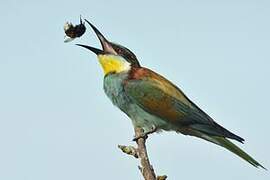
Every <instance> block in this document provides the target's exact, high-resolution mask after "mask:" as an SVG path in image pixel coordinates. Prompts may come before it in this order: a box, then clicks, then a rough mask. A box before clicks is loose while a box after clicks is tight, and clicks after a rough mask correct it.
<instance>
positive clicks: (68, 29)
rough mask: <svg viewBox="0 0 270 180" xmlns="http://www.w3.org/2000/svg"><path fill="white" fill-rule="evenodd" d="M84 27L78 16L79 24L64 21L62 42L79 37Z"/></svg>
mask: <svg viewBox="0 0 270 180" xmlns="http://www.w3.org/2000/svg"><path fill="white" fill-rule="evenodd" d="M85 30H86V27H85V25H84V22H83V21H82V18H81V16H80V24H78V25H76V26H74V25H73V24H72V23H69V22H66V23H65V24H64V31H65V34H66V35H65V40H64V42H65V43H67V42H70V41H72V40H74V39H75V38H79V37H81V36H82V35H83V34H84V33H85Z"/></svg>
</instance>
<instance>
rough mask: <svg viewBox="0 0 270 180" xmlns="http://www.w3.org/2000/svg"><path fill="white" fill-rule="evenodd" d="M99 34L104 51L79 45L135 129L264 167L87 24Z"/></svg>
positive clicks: (182, 97) (172, 88) (127, 52)
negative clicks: (177, 136) (218, 149)
mask: <svg viewBox="0 0 270 180" xmlns="http://www.w3.org/2000/svg"><path fill="white" fill-rule="evenodd" d="M85 21H86V22H87V23H88V24H89V25H90V26H91V27H92V29H93V30H94V32H95V33H96V35H97V37H98V39H99V41H100V43H101V45H102V50H101V49H97V48H94V47H91V46H86V45H81V44H77V45H79V46H81V47H84V48H86V49H88V50H90V51H92V52H94V53H95V54H96V55H97V58H98V60H99V62H100V64H101V66H102V68H103V70H104V74H105V76H104V91H105V93H106V94H107V96H108V97H109V98H110V99H111V101H112V103H113V104H114V105H116V106H117V107H118V108H120V109H121V110H122V111H123V112H124V113H125V114H127V115H128V116H129V117H130V119H131V120H132V123H133V125H134V127H140V128H142V129H143V130H144V132H145V133H147V132H151V131H153V129H156V130H157V131H161V130H165V131H175V132H177V133H182V134H184V135H190V136H195V137H198V138H202V139H204V140H207V141H210V142H212V143H215V144H217V145H219V146H222V147H224V148H226V149H228V150H229V151H231V152H233V153H235V154H236V155H238V156H240V157H241V158H243V159H244V160H246V161H247V162H249V163H250V164H252V165H253V166H255V167H262V168H264V167H263V166H262V165H261V164H260V163H258V162H257V161H256V160H255V159H253V158H252V157H251V156H250V155H248V154H247V153H245V152H244V151H243V150H241V149H240V148H239V147H237V146H236V145H235V144H233V143H232V142H231V141H230V140H229V139H233V140H236V141H238V142H240V143H243V141H244V139H243V138H241V137H240V136H237V135H235V134H234V133H232V132H230V131H229V130H227V129H225V128H224V127H222V126H221V125H219V124H218V123H216V122H215V121H214V120H213V119H212V118H211V117H210V116H208V115H207V114H206V113H205V112H204V111H203V110H201V109H200V108H199V107H198V106H197V105H196V104H194V103H193V102H192V101H191V100H190V99H189V98H188V97H187V96H186V95H185V94H184V93H183V92H182V91H181V90H180V89H179V88H178V87H177V86H176V85H174V84H173V83H172V82H170V81H169V80H167V79H166V78H164V77H163V76H161V75H159V74H157V73H156V72H154V71H152V70H150V69H148V68H145V67H142V66H141V65H140V63H139V61H138V59H137V57H136V56H135V54H134V53H133V52H131V51H130V50H129V49H128V48H126V47H124V46H121V45H119V44H116V43H112V42H110V41H108V40H107V39H106V38H105V37H104V36H103V35H102V34H101V33H100V31H99V30H98V29H97V28H96V27H95V26H94V25H93V24H91V23H90V22H89V21H87V20H85Z"/></svg>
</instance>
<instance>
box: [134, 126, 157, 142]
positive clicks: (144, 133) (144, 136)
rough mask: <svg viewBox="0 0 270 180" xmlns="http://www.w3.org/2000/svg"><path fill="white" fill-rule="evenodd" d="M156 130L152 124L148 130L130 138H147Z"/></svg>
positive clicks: (136, 139) (135, 139)
mask: <svg viewBox="0 0 270 180" xmlns="http://www.w3.org/2000/svg"><path fill="white" fill-rule="evenodd" d="M156 131H157V127H156V126H154V125H153V126H152V129H151V130H149V131H147V132H143V133H142V134H140V135H139V136H135V137H134V138H133V139H132V140H133V141H138V139H140V138H143V139H147V138H148V135H149V134H153V133H154V132H156Z"/></svg>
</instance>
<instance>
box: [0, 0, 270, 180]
mask: <svg viewBox="0 0 270 180" xmlns="http://www.w3.org/2000/svg"><path fill="white" fill-rule="evenodd" d="M269 9H270V2H269V1H267V0H265V1H260V0H253V1H244V0H243V1H235V0H233V1H232V0H231V1H223V2H218V1H199V0H198V1H170V0H167V1H162V2H157V1H142V0H141V1H130V2H128V1H124V0H123V1H102V0H95V1H92V0H90V1H89V0H86V1H72V2H68V1H52V0H50V1H24V0H17V1H14V0H9V1H2V2H1V3H0V22H1V28H0V32H1V45H0V46H1V53H0V84H1V88H0V144H1V147H0V179H1V180H60V179H63V180H75V179H76V180H84V179H85V180H86V179H109V178H110V179H134V180H135V179H142V178H141V175H140V172H139V170H138V169H137V165H138V161H137V160H135V159H133V158H132V157H128V156H126V155H124V154H122V153H121V152H120V151H119V150H118V149H117V145H118V144H133V142H131V139H132V137H133V129H132V125H131V122H130V120H129V119H128V118H127V117H126V116H125V115H124V114H123V113H122V112H120V110H118V109H117V108H115V107H113V105H112V104H111V102H110V101H109V99H108V98H107V97H106V96H105V94H104V92H103V89H102V80H103V72H102V70H101V68H100V66H99V64H98V62H97V60H96V57H95V56H94V55H93V54H91V53H90V52H88V51H86V50H84V49H81V48H79V47H76V46H75V45H74V43H84V44H88V45H93V46H96V47H97V46H99V42H98V40H97V39H96V37H95V35H94V33H93V32H92V31H91V30H90V28H88V30H87V33H86V35H85V36H83V37H82V38H81V39H78V40H75V41H74V42H71V43H68V44H65V43H63V36H64V32H63V24H64V23H65V22H66V21H71V22H74V23H77V22H78V20H79V15H80V14H81V15H83V17H85V18H87V19H88V20H90V21H91V22H93V23H94V24H95V25H96V26H97V27H98V28H99V29H100V30H101V32H102V33H103V34H104V35H105V36H106V37H107V38H108V39H109V40H112V41H114V42H118V43H120V44H122V45H125V46H127V47H128V48H130V49H131V50H133V52H135V53H136V54H137V56H138V58H139V59H140V61H141V64H142V65H144V66H146V67H149V68H151V69H153V70H155V71H157V72H159V73H161V74H162V75H164V76H165V77H167V78H168V79H170V80H171V81H173V82H174V83H175V84H176V85H178V86H180V87H181V88H182V89H183V90H184V92H185V93H186V94H187V95H188V96H189V97H190V98H191V99H192V100H193V101H194V102H195V103H196V104H198V105H199V106H200V107H201V108H202V109H204V110H205V111H206V112H207V113H208V114H209V115H211V116H212V117H213V118H214V119H215V120H216V121H217V122H219V123H220V124H222V125H223V126H224V127H226V128H228V129H229V130H231V131H233V132H234V133H236V134H238V135H240V136H242V137H243V138H245V139H246V143H245V144H244V145H241V144H238V143H237V144H238V145H240V147H241V148H243V149H244V150H245V151H247V152H248V153H249V154H251V155H252V156H253V157H254V158H255V159H257V160H258V161H259V162H261V163H262V164H263V165H264V166H265V167H267V168H268V169H269V168H270V158H269V152H270V141H269V137H270V132H269V128H270V123H269V122H270V121H269V119H270V118H269V114H268V112H269V101H270V95H269V92H270V85H269V82H270V81H269V78H270V60H269V59H270V53H269V48H270V25H269V19H270V11H269ZM147 145H148V150H149V155H150V158H151V161H152V163H153V165H154V167H155V170H156V172H157V173H158V174H167V175H168V176H169V179H171V180H174V179H175V180H177V179H185V180H187V179H190V180H192V179H199V178H200V179H209V180H210V179H219V180H225V179H226V180H227V179H237V178H238V179H245V180H254V179H256V180H265V179H269V177H270V176H269V172H266V171H264V170H261V169H256V168H253V167H252V166H251V165H249V164H248V163H246V162H244V161H242V160H241V159H240V158H238V157H236V156H235V155H233V154H232V153H230V152H228V151H226V150H224V149H223V148H220V147H217V146H215V145H213V144H210V143H208V142H205V141H203V140H199V139H196V138H192V137H186V136H183V135H177V134H175V133H163V134H159V135H152V136H151V137H150V138H149V140H148V144H147Z"/></svg>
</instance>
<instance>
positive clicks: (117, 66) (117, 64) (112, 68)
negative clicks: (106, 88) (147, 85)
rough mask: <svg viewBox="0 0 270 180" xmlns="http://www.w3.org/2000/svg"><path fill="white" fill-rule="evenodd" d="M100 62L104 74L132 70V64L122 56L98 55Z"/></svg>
mask: <svg viewBox="0 0 270 180" xmlns="http://www.w3.org/2000/svg"><path fill="white" fill-rule="evenodd" d="M98 60H99V62H100V64H101V66H102V68H103V71H104V74H105V75H106V74H108V73H120V72H123V71H128V70H130V68H131V66H130V63H129V62H127V61H126V60H125V59H124V58H122V57H121V56H115V55H98Z"/></svg>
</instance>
